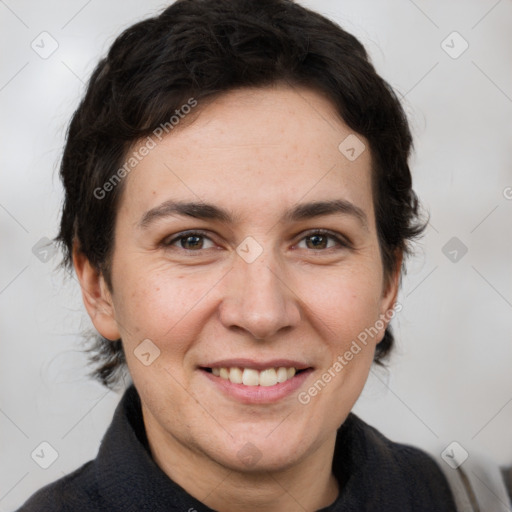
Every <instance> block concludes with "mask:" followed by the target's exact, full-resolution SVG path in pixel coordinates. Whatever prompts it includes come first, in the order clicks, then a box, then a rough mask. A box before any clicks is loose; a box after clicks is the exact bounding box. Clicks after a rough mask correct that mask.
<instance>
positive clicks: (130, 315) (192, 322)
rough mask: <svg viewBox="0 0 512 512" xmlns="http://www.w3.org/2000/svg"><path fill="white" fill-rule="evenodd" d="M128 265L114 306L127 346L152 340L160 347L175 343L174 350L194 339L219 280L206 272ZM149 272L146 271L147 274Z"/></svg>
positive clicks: (125, 267)
mask: <svg viewBox="0 0 512 512" xmlns="http://www.w3.org/2000/svg"><path fill="white" fill-rule="evenodd" d="M139 263H140V264H134V265H132V266H130V265H125V266H123V267H122V268H123V269H125V271H124V272H123V273H122V275H118V276H117V277H118V283H117V284H116V285H115V288H114V289H115V291H116V294H115V296H114V305H115V310H116V319H117V320H118V322H119V324H120V329H121V332H122V334H123V340H124V341H125V343H129V344H134V343H138V342H140V340H141V339H145V338H149V339H151V340H152V341H153V342H154V343H156V344H157V345H158V346H160V345H163V344H164V343H169V340H171V341H172V342H173V349H174V350H177V351H179V349H180V345H185V344H186V340H187V339H189V338H190V337H191V336H193V335H194V333H195V330H197V329H198V327H199V326H200V322H199V318H198V315H199V316H200V315H204V314H205V312H204V309H205V307H207V304H208V300H205V299H207V296H208V292H210V291H211V290H212V289H213V288H214V286H215V283H216V282H218V278H217V277H216V275H215V276H212V275H209V274H208V273H205V272H199V271H196V272H195V273H191V272H190V271H189V272H188V273H185V272H181V273H180V272H177V271H176V270H170V269H169V266H168V264H163V265H160V267H158V266H152V267H151V266H146V267H145V266H144V263H142V262H139ZM143 269H145V270H143Z"/></svg>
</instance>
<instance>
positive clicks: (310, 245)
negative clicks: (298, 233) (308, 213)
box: [298, 231, 349, 251]
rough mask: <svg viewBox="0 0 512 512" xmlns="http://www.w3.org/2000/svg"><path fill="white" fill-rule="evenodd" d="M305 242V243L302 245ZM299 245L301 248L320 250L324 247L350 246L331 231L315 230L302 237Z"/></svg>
mask: <svg viewBox="0 0 512 512" xmlns="http://www.w3.org/2000/svg"><path fill="white" fill-rule="evenodd" d="M303 243H304V245H303V246H301V244H303ZM298 246H299V248H301V249H302V248H305V249H311V250H317V251H318V250H322V249H332V248H335V247H338V248H344V247H349V244H348V243H347V242H344V241H343V239H342V238H340V237H338V236H335V235H334V234H332V233H330V232H324V231H315V232H313V233H310V234H309V235H307V236H305V237H304V238H302V240H301V241H300V242H299V245H298Z"/></svg>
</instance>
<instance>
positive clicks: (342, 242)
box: [162, 229, 352, 253]
mask: <svg viewBox="0 0 512 512" xmlns="http://www.w3.org/2000/svg"><path fill="white" fill-rule="evenodd" d="M315 235H320V236H325V237H328V238H330V239H331V240H334V241H335V242H336V243H337V245H338V247H337V248H338V249H340V248H346V249H351V248H352V244H351V243H350V242H349V241H348V240H347V239H346V238H345V237H341V236H339V235H337V234H335V233H334V232H332V231H329V230H327V229H314V230H312V231H308V232H307V233H305V234H304V236H303V237H302V238H301V239H300V241H299V242H302V241H303V240H304V239H306V238H310V237H313V236H315ZM190 236H198V237H203V238H207V239H208V240H210V241H212V242H213V240H211V238H210V237H209V236H208V233H207V232H206V231H202V230H192V231H183V232H182V233H179V234H178V235H177V236H175V237H174V238H172V239H171V240H168V239H164V240H163V242H162V245H163V246H164V247H165V248H170V247H171V246H173V245H174V244H175V243H176V242H179V241H180V240H183V239H186V238H188V237H190ZM179 249H180V250H182V251H186V252H188V253H193V252H202V251H203V250H207V249H197V250H194V249H184V248H183V247H179ZM331 249H336V247H327V248H325V249H307V250H309V251H314V252H325V251H328V250H331Z"/></svg>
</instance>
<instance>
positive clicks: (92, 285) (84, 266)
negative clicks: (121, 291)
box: [73, 246, 121, 341]
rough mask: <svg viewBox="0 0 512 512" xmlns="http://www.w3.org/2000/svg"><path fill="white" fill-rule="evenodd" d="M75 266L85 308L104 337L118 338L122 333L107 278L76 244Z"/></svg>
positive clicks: (74, 250)
mask: <svg viewBox="0 0 512 512" xmlns="http://www.w3.org/2000/svg"><path fill="white" fill-rule="evenodd" d="M73 266H74V267H75V272H76V275H77V277H78V281H79V283H80V288H81V289H82V299H83V301H84V305H85V309H86V310H87V313H88V314H89V316H90V318H91V320H92V323H93V324H94V327H96V329H97V331H98V332H99V333H100V334H101V335H102V336H103V337H104V338H107V339H108V340H112V341H114V340H118V339H119V338H120V337H121V335H120V333H119V329H118V326H117V321H116V319H115V311H114V307H113V304H112V295H111V293H110V291H109V289H108V286H107V284H106V282H105V278H104V277H103V275H102V274H101V273H100V272H99V271H98V270H97V269H96V268H95V267H94V266H93V265H92V264H91V262H90V261H89V260H88V259H87V257H86V256H85V255H84V254H83V253H82V252H81V251H80V250H79V249H78V248H77V247H76V246H75V247H74V248H73Z"/></svg>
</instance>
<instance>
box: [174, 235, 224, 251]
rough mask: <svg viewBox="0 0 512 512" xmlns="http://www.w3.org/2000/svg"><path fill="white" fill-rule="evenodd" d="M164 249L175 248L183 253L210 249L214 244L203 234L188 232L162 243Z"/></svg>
mask: <svg viewBox="0 0 512 512" xmlns="http://www.w3.org/2000/svg"><path fill="white" fill-rule="evenodd" d="M164 245H165V247H167V248H169V247H172V248H174V247H176V248H178V249H183V250H185V251H200V250H201V249H211V248H212V247H213V246H214V243H213V242H212V241H211V240H210V238H208V237H207V236H206V235H204V234H203V233H197V232H189V233H180V234H179V235H177V236H175V237H173V238H172V240H169V241H166V242H164Z"/></svg>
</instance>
